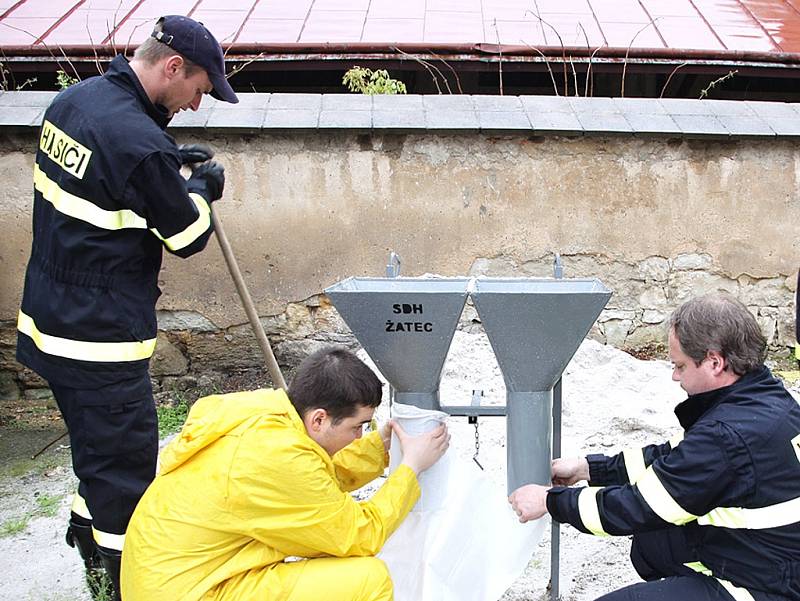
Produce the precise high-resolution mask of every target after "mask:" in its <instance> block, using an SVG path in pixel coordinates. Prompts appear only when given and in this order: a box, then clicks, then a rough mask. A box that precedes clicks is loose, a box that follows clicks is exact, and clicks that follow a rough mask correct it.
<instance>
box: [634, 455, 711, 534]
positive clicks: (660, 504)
mask: <svg viewBox="0 0 800 601" xmlns="http://www.w3.org/2000/svg"><path fill="white" fill-rule="evenodd" d="M636 486H637V487H638V489H639V492H640V493H642V497H644V500H645V501H646V502H647V504H648V505H649V506H650V509H652V510H653V511H654V512H655V513H656V515H658V517H660V518H661V519H662V520H664V521H665V522H669V523H670V524H677V525H678V526H681V525H683V524H686V523H687V522H691V521H692V520H696V519H697V516H696V515H693V514H691V513H689V512H688V511H686V510H685V509H683V507H681V506H680V505H678V503H677V502H676V501H675V499H673V498H672V496H671V495H670V494H669V493H668V492H667V489H666V488H664V485H663V484H661V481H660V480H659V479H658V476H657V475H656V473H655V472H654V471H653V466H650V467H648V468H647V471H646V472H645V474H644V476H643V477H642V479H641V480H639V482H637V483H636Z"/></svg>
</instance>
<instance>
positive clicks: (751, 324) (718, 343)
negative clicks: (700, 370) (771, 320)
mask: <svg viewBox="0 0 800 601" xmlns="http://www.w3.org/2000/svg"><path fill="white" fill-rule="evenodd" d="M668 325H669V328H670V330H672V331H673V332H674V334H675V336H676V338H677V339H678V342H679V343H680V345H681V349H682V350H683V352H684V353H686V354H687V355H689V357H691V358H692V359H693V360H694V362H695V364H697V365H700V363H701V362H702V361H703V359H705V357H706V355H707V354H708V351H717V352H718V353H719V354H721V355H722V356H723V357H724V358H725V361H726V363H727V366H729V367H730V368H731V370H733V373H735V374H736V375H739V376H741V375H744V374H746V373H747V372H749V371H752V370H754V369H756V368H758V367H760V366H761V365H762V364H763V363H764V358H765V357H766V350H767V340H766V338H764V334H762V333H761V328H759V326H758V322H756V319H755V317H753V314H752V313H750V311H749V310H748V309H747V307H745V306H744V305H743V304H742V303H741V302H740V301H738V300H737V299H735V298H734V297H732V296H730V295H727V294H708V295H706V296H699V297H697V298H694V299H692V300H690V301H687V302H685V303H684V304H682V305H681V306H680V307H678V309H676V310H675V312H674V313H673V314H672V315H671V316H670V318H669V322H668ZM726 369H727V367H726Z"/></svg>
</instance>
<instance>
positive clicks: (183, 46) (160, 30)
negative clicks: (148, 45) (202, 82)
mask: <svg viewBox="0 0 800 601" xmlns="http://www.w3.org/2000/svg"><path fill="white" fill-rule="evenodd" d="M152 36H153V37H154V38H155V39H157V40H158V41H159V42H163V43H164V44H166V45H167V46H169V47H170V48H172V49H173V50H175V52H178V53H180V54H182V55H183V56H185V57H186V58H188V59H189V60H190V61H192V62H193V63H195V64H197V65H199V66H201V67H203V69H205V70H206V73H208V79H209V80H211V85H212V86H214V89H213V90H212V91H211V95H212V96H213V97H214V98H216V99H218V100H224V101H225V102H230V103H232V104H236V103H237V102H239V99H238V98H237V97H236V94H235V93H234V91H233V88H232V87H231V85H230V84H229V83H228V80H227V79H226V78H225V58H224V56H223V55H222V47H221V46H220V45H219V42H217V40H216V38H215V37H214V36H213V35H211V32H210V31H209V30H208V29H206V28H205V26H204V25H203V24H202V23H198V22H197V21H195V20H193V19H190V18H189V17H183V16H181V15H167V16H165V17H161V18H160V19H159V20H158V21H157V22H156V29H155V30H154V31H153V33H152Z"/></svg>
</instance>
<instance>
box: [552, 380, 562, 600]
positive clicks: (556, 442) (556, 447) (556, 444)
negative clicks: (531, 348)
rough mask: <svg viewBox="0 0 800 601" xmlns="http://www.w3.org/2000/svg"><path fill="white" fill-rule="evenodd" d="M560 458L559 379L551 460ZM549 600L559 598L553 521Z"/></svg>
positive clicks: (558, 529) (556, 525)
mask: <svg viewBox="0 0 800 601" xmlns="http://www.w3.org/2000/svg"><path fill="white" fill-rule="evenodd" d="M558 457H561V378H559V379H558V382H556V385H555V387H554V388H553V459H556V458H558ZM550 528H551V537H550V599H551V601H558V598H559V594H560V591H559V572H560V563H561V561H560V559H561V558H560V555H559V549H560V546H561V524H559V523H558V522H556V521H555V520H553V521H552V522H551V525H550Z"/></svg>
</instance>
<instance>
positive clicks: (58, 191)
mask: <svg viewBox="0 0 800 601" xmlns="http://www.w3.org/2000/svg"><path fill="white" fill-rule="evenodd" d="M33 186H34V188H36V189H37V190H38V191H39V192H41V193H42V196H43V197H44V199H45V200H47V201H48V202H50V203H51V204H52V205H53V206H54V207H55V208H56V210H57V211H58V212H60V213H63V214H64V215H69V216H70V217H73V218H75V219H80V220H81V221H85V222H86V223H91V224H92V225H94V226H95V227H99V228H102V229H104V230H121V229H126V228H132V229H143V230H144V229H147V222H146V221H145V219H144V217H140V216H139V215H137V214H136V213H134V212H133V211H131V210H129V209H122V210H120V211H106V210H105V209H101V208H100V207H98V206H97V205H96V204H94V203H92V202H90V201H88V200H86V199H85V198H81V197H79V196H75V195H74V194H70V193H69V192H66V191H65V190H63V189H62V188H61V187H60V186H59V185H58V184H57V183H56V182H54V181H53V180H51V179H50V178H49V177H47V174H46V173H45V172H44V171H42V170H41V169H39V165H34V166H33Z"/></svg>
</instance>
